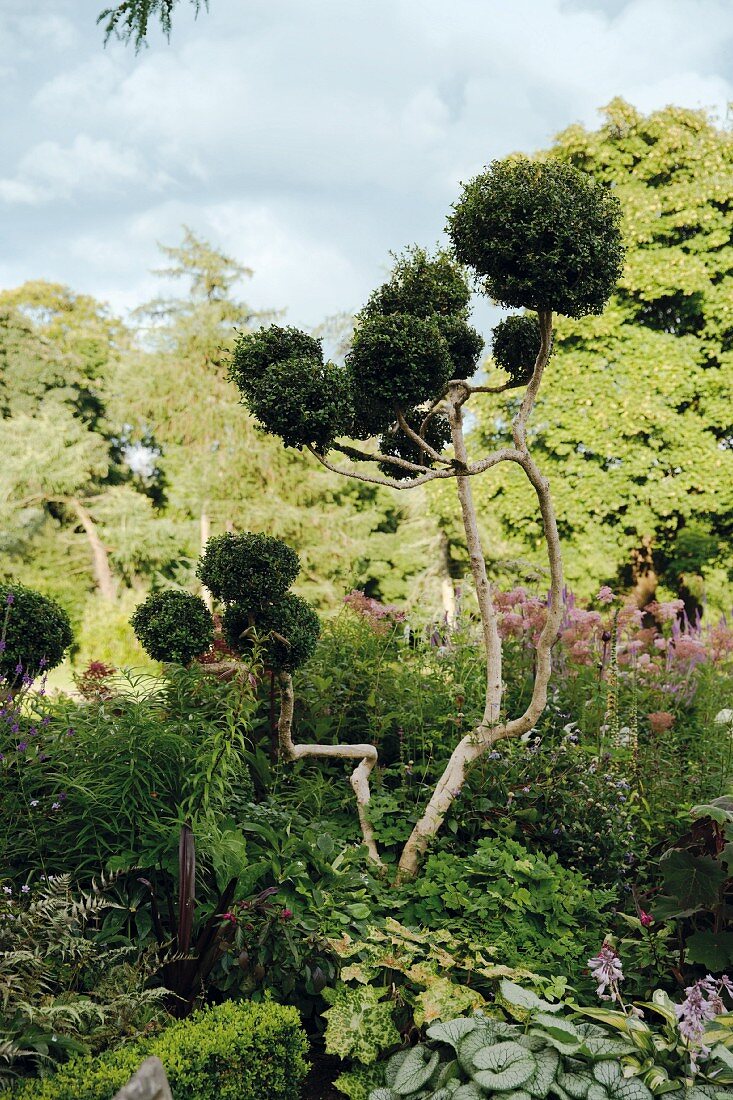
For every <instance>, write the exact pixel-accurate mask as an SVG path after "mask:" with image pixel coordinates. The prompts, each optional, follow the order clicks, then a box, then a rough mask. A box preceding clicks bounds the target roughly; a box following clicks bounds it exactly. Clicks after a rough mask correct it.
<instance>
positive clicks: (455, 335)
mask: <svg viewBox="0 0 733 1100" xmlns="http://www.w3.org/2000/svg"><path fill="white" fill-rule="evenodd" d="M436 322H437V325H438V328H439V329H440V331H441V333H442V334H443V339H444V340H445V342H446V344H447V346H448V355H449V357H450V361H451V369H450V377H451V378H470V377H471V375H472V374H475V373H476V368H477V366H478V361H479V357H480V355H481V352H482V351H483V350H484V341H483V337H482V336H481V334H480V333H479V332H477V331H476V329H475V328H473V326H472V325H469V323H468V321H464V319H463V318H462V317H455V316H454V317H436Z"/></svg>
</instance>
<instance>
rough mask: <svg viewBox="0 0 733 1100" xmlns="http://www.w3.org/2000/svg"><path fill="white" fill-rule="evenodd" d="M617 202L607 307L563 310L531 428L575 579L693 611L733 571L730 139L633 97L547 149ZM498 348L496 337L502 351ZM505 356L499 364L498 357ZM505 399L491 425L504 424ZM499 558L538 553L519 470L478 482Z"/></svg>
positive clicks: (726, 588)
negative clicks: (613, 275) (616, 244)
mask: <svg viewBox="0 0 733 1100" xmlns="http://www.w3.org/2000/svg"><path fill="white" fill-rule="evenodd" d="M546 156H547V157H552V158H553V159H559V160H560V161H561V162H563V163H567V164H569V165H574V166H577V167H579V168H582V169H583V171H584V172H587V173H589V174H590V175H591V176H592V177H594V178H595V180H597V182H598V185H599V186H603V187H605V188H607V189H608V190H609V191H612V192H613V193H614V194H615V195H617V196H618V198H619V200H620V202H621V206H622V208H623V212H624V218H623V234H624V240H625V244H626V249H627V254H626V266H625V270H624V274H623V277H622V279H621V281H620V283H619V286H618V289H617V290H616V292H615V294H614V295H613V298H612V299H611V303H610V305H609V307H608V309H607V310H606V312H605V314H604V315H603V316H602V317H600V318H596V317H585V318H582V319H580V320H577V319H571V318H567V319H560V320H559V322H558V326H557V330H556V334H555V348H554V356H553V359H552V361H551V363H550V366H549V368H548V371H549V378H548V385H547V386H546V387H544V389H543V391H542V394H541V396H540V398H539V400H538V406H537V423H536V427H535V428H534V434H535V442H534V444H533V446H534V447H535V448H536V450H537V454H538V456H539V461H540V462H541V463H542V465H543V467H544V468H546V469H547V471H548V474H549V476H550V479H551V482H552V485H553V489H554V492H555V494H556V498H557V505H558V515H559V517H560V525H561V534H562V537H563V541H564V544H565V546H566V547H567V550H566V562H567V573H568V580H569V584H570V586H571V587H572V588H574V589H575V590H577V591H579V592H580V593H582V594H585V595H590V594H591V590H592V589H593V588H594V586H595V587H596V588H597V586H598V583H599V581H608V582H610V583H621V584H623V585H638V595H639V599H640V601H641V602H644V601H645V600H648V599H650V598H652V597H653V595H654V591H655V588H656V584H657V582H658V580H661V581H662V582H663V583H664V584H666V585H667V589H668V591H675V590H677V589H678V588H679V586H680V585H682V586H683V590H684V592H685V594H686V597H687V601H688V607H690V608H692V607H694V606H696V605H697V602H698V601H704V600H705V599H706V598H707V599H709V600H711V601H712V602H713V604H714V605H717V606H718V607H724V606H726V600H727V599H728V596H729V593H730V581H731V579H732V578H733V552H732V551H731V538H730V536H731V527H732V524H733V521H732V520H731V515H732V514H733V511H732V507H731V506H732V505H733V450H732V448H733V413H732V410H733V403H732V402H731V393H733V245H732V244H731V237H732V233H733V133H731V131H730V130H729V129H724V128H721V127H720V126H718V125H717V124H716V122H715V121H714V120H713V119H712V118H710V117H709V116H708V115H706V114H705V113H704V112H699V111H689V110H683V109H681V108H673V107H670V108H666V109H665V110H663V111H657V112H655V113H653V114H651V115H648V116H644V115H642V114H640V113H639V112H638V111H636V110H635V109H634V108H633V107H631V106H630V105H629V104H627V103H625V102H623V101H622V100H618V99H617V100H614V101H613V102H612V103H611V104H610V105H609V106H608V107H607V108H606V110H605V112H604V122H603V125H602V126H601V127H600V128H599V129H598V130H595V131H590V130H586V129H585V128H583V127H582V126H572V127H570V128H569V129H567V130H565V131H564V132H563V133H562V134H560V136H559V137H558V139H557V141H556V143H555V145H554V146H553V148H552V149H551V150H550V151H549V153H548V154H546ZM503 353H504V348H503V346H502V343H501V341H500V340H499V341H497V343H496V345H495V355H496V358H497V360H499V361H501V359H502V355H503ZM501 365H502V366H505V365H506V364H505V363H504V362H501ZM518 400H519V398H518V397H515V396H514V394H513V393H508V394H507V395H506V397H505V400H504V404H503V409H500V410H499V413H498V415H496V418H494V414H495V410H492V417H491V419H489V418H488V417H486V418H484V419H483V421H482V423H481V431H482V433H483V435H484V436H485V437H486V438H488V439H491V440H494V439H495V438H497V437H498V436H499V435H500V434H501V433H502V431H503V425H504V423H505V422H506V421H508V420H509V419H510V418H511V416H512V415H513V412H514V410H515V409H516V407H517V403H518ZM478 492H479V494H480V511H481V513H482V515H483V517H485V522H486V523H487V524H488V525H490V528H491V531H492V536H493V541H494V551H493V552H494V554H495V556H496V558H497V559H506V558H515V557H516V558H523V557H525V556H526V553H527V549H528V548H532V547H537V548H538V549H539V540H540V529H539V526H538V523H537V519H536V517H535V515H534V501H533V500H532V499H531V497H530V495H529V494H528V493H527V492H526V490H525V488H524V486H523V485H522V484H521V482H520V479H519V478H518V477H516V476H512V474H511V472H510V473H509V474H508V475H504V476H502V477H501V478H499V479H498V480H497V481H494V482H492V483H488V482H486V481H484V482H483V483H482V484H481V486H480V488H478Z"/></svg>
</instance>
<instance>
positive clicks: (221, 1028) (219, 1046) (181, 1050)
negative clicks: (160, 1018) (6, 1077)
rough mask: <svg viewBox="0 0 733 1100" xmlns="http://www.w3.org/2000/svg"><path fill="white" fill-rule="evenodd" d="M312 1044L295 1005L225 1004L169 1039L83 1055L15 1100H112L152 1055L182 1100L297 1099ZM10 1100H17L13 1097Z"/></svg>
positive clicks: (172, 1030) (183, 1024) (182, 1025)
mask: <svg viewBox="0 0 733 1100" xmlns="http://www.w3.org/2000/svg"><path fill="white" fill-rule="evenodd" d="M306 1050H307V1039H306V1036H305V1033H304V1032H303V1030H302V1028H301V1026H300V1018H299V1016H298V1013H297V1012H296V1010H295V1009H294V1008H291V1007H286V1006H283V1005H277V1004H273V1003H271V1002H264V1003H262V1004H252V1003H251V1002H246V1001H243V1002H238V1003H237V1002H234V1001H225V1002H224V1003H223V1004H220V1005H216V1006H214V1007H212V1008H207V1009H204V1010H203V1011H201V1012H198V1013H195V1014H194V1015H193V1016H191V1017H189V1019H187V1020H181V1021H179V1022H178V1023H175V1024H173V1025H172V1026H171V1027H168V1028H166V1030H165V1031H164V1032H162V1034H161V1035H159V1036H157V1037H156V1038H154V1039H149V1040H145V1041H142V1042H140V1043H138V1044H136V1045H135V1046H133V1047H129V1048H128V1047H125V1048H122V1049H120V1050H116V1051H111V1052H109V1053H107V1054H104V1055H102V1056H101V1057H100V1058H98V1059H89V1058H79V1059H76V1060H75V1061H73V1062H71V1063H70V1064H69V1065H68V1066H65V1067H63V1069H61V1070H59V1072H58V1073H57V1074H56V1075H55V1076H54V1077H52V1078H48V1079H47V1080H45V1081H40V1082H32V1083H31V1082H29V1083H28V1084H26V1085H24V1086H23V1087H21V1088H20V1089H18V1090H16V1091H15V1092H14V1093H13V1097H14V1098H15V1100H111V1098H112V1096H113V1095H114V1093H115V1092H116V1091H117V1090H118V1089H119V1088H121V1087H122V1085H124V1084H125V1083H126V1082H127V1080H128V1079H129V1078H130V1077H131V1076H132V1074H133V1073H134V1072H135V1071H136V1070H137V1069H138V1067H139V1065H140V1063H141V1062H142V1061H143V1060H144V1059H145V1058H147V1057H150V1056H155V1057H157V1058H160V1060H161V1062H162V1063H163V1065H164V1067H165V1071H166V1075H167V1077H168V1081H169V1083H170V1086H171V1092H172V1093H173V1097H174V1100H262V1098H263V1097H267V1098H268V1100H281V1098H282V1100H291V1098H292V1097H294V1096H297V1095H298V1090H299V1087H300V1083H301V1082H302V1080H303V1078H304V1077H305V1075H306V1072H307V1069H308V1063H307V1062H306V1060H305V1053H306ZM8 1100H9V1098H8Z"/></svg>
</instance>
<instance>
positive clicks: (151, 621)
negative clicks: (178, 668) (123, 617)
mask: <svg viewBox="0 0 733 1100" xmlns="http://www.w3.org/2000/svg"><path fill="white" fill-rule="evenodd" d="M130 622H131V624H132V628H133V630H134V631H135V634H136V635H137V637H138V640H139V641H140V643H141V644H142V645H143V647H144V648H145V651H146V652H147V653H148V654H149V655H150V656H151V657H152V658H153V659H154V660H156V661H176V662H178V663H179V664H182V665H187V664H188V662H189V661H190V660H192V658H194V657H198V656H200V655H201V654H202V653H205V652H206V650H207V649H208V648H209V646H210V645H211V643H212V641H213V638H214V623H213V620H212V618H211V615H210V614H209V610H208V608H207V606H206V604H205V603H204V601H203V600H202V599H201V597H200V596H193V595H191V593H190V592H175V591H169V592H153V593H152V595H150V596H148V598H147V599H146V600H145V601H144V602H143V603H141V604H140V606H139V607H138V608H137V610H136V611H135V614H134V615H133V616H132V618H131V619H130Z"/></svg>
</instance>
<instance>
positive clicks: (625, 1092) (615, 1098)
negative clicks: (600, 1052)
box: [589, 1061, 652, 1100]
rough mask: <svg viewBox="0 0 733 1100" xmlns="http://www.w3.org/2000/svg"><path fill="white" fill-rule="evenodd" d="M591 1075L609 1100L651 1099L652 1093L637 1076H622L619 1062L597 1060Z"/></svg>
mask: <svg viewBox="0 0 733 1100" xmlns="http://www.w3.org/2000/svg"><path fill="white" fill-rule="evenodd" d="M593 1076H594V1077H595V1079H596V1081H597V1082H598V1084H599V1085H602V1086H603V1088H604V1090H605V1092H606V1095H607V1097H609V1098H610V1100H652V1094H651V1092H650V1091H649V1089H648V1088H647V1087H646V1085H645V1084H644V1082H643V1081H640V1080H639V1078H638V1077H624V1075H623V1072H622V1069H621V1065H620V1063H619V1062H611V1061H607V1062H598V1063H597V1065H595V1066H594V1067H593ZM589 1097H590V1090H589ZM599 1100H600V1098H599Z"/></svg>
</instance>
